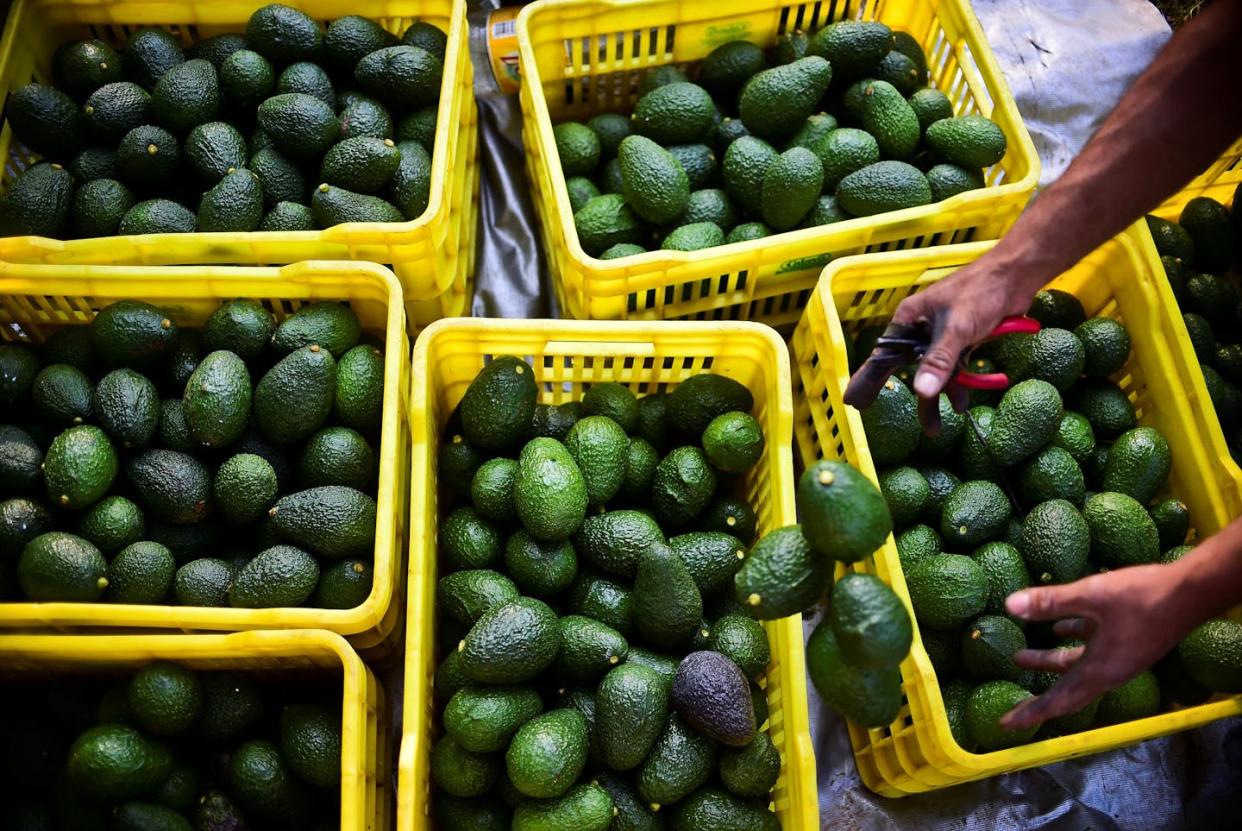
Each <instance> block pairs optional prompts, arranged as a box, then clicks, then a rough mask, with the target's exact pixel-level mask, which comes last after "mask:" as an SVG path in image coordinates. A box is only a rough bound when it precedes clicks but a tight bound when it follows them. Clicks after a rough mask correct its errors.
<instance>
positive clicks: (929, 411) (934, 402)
mask: <svg viewBox="0 0 1242 831" xmlns="http://www.w3.org/2000/svg"><path fill="white" fill-rule="evenodd" d="M919 421H920V422H921V423H922V425H923V432H924V433H926V434H927V435H929V436H938V435H940V399H939V398H920V399H919Z"/></svg>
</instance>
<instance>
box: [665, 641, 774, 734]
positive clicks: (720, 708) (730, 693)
mask: <svg viewBox="0 0 1242 831" xmlns="http://www.w3.org/2000/svg"><path fill="white" fill-rule="evenodd" d="M672 698H673V708H674V709H675V710H676V711H677V713H678V715H680V716H681V717H682V718H683V719H685V721H686V723H687V724H689V725H690V726H691V727H693V728H694V729H695V730H697V731H699V732H700V733H702V734H704V735H706V736H708V737H710V738H713V739H715V740H716V741H718V742H720V743H721V744H726V745H729V746H730V747H743V746H745V745H747V744H749V743H750V740H751V739H753V738H754V737H755V729H756V726H755V709H754V704H753V703H752V701H751V698H750V685H749V684H748V683H747V682H746V676H745V675H743V674H742V671H741V670H740V669H739V668H738V666H737V664H735V663H733V662H732V661H730V660H729V659H728V658H726V657H725V656H724V655H721V654H720V653H719V652H710V651H706V650H704V651H700V652H691V653H690V654H689V655H687V656H686V657H685V658H684V659H682V662H681V665H680V666H678V667H677V674H676V675H675V676H673V694H672Z"/></svg>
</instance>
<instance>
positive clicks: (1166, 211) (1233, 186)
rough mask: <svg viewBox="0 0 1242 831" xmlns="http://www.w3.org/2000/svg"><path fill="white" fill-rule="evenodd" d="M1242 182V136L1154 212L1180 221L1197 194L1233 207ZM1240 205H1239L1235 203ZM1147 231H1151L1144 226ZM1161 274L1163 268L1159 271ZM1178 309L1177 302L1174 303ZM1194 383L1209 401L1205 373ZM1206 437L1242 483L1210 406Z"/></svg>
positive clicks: (1240, 469) (1187, 343) (1186, 335)
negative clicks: (1188, 203)
mask: <svg viewBox="0 0 1242 831" xmlns="http://www.w3.org/2000/svg"><path fill="white" fill-rule="evenodd" d="M1240 184H1242V139H1238V140H1237V141H1236V142H1234V144H1233V146H1232V147H1230V148H1229V150H1227V151H1226V152H1225V154H1224V155H1223V156H1221V157H1220V158H1219V159H1217V160H1216V161H1215V162H1214V163H1213V164H1212V166H1211V167H1209V168H1208V169H1207V170H1206V171H1204V172H1203V174H1202V175H1200V176H1199V177H1198V178H1196V179H1194V180H1193V181H1191V183H1190V184H1188V185H1187V186H1186V187H1184V188H1182V190H1180V191H1178V192H1177V193H1175V194H1174V195H1173V196H1170V197H1169V198H1168V199H1166V200H1165V201H1164V202H1163V203H1161V205H1160V207H1158V208H1156V209H1155V210H1154V211H1152V213H1153V214H1155V215H1156V216H1158V217H1160V218H1162V219H1168V220H1171V221H1173V222H1177V220H1178V218H1179V217H1181V215H1182V208H1184V207H1186V203H1187V202H1189V201H1190V200H1191V199H1194V198H1195V197H1196V196H1207V197H1209V198H1211V199H1215V200H1216V201H1217V202H1219V203H1221V204H1222V205H1224V206H1225V207H1230V206H1231V204H1232V203H1233V199H1234V193H1235V192H1236V191H1237V188H1238V185H1240ZM1233 207H1234V208H1237V207H1238V206H1237V205H1233ZM1143 232H1144V233H1147V230H1146V228H1144V231H1143ZM1157 273H1158V274H1163V271H1161V270H1157ZM1173 308H1174V309H1177V304H1176V301H1175V302H1174V305H1173ZM1175 317H1176V318H1177V322H1178V326H1179V327H1180V328H1181V329H1182V330H1183V331H1182V332H1181V333H1180V334H1181V337H1182V338H1184V339H1185V340H1184V348H1185V349H1188V350H1189V351H1190V354H1191V355H1192V356H1193V355H1194V349H1193V348H1192V347H1191V346H1190V335H1189V333H1187V332H1185V331H1184V330H1185V326H1184V325H1183V322H1182V316H1181V314H1180V313H1179V314H1177V315H1175ZM1191 365H1192V366H1195V367H1197V366H1198V365H1199V364H1198V361H1197V360H1195V361H1194V363H1192V364H1191ZM1193 375H1194V378H1193V384H1194V385H1195V387H1196V390H1195V392H1196V394H1197V395H1199V396H1200V400H1203V401H1207V400H1208V398H1207V387H1206V386H1203V373H1201V372H1195V373H1193ZM1205 440H1206V441H1208V442H1209V444H1210V445H1211V447H1212V448H1213V449H1214V452H1216V453H1217V455H1218V456H1219V457H1220V460H1221V464H1222V465H1224V466H1225V469H1226V470H1228V471H1229V472H1230V474H1232V476H1233V478H1234V479H1236V480H1237V481H1238V482H1242V467H1239V466H1238V463H1237V462H1236V461H1234V458H1233V454H1232V453H1230V452H1229V444H1228V442H1227V441H1226V439H1225V434H1224V432H1223V431H1222V430H1221V426H1220V420H1219V419H1217V418H1216V414H1215V410H1214V409H1213V408H1212V407H1211V405H1209V406H1208V429H1207V433H1206V434H1205Z"/></svg>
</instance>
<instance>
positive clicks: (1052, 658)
mask: <svg viewBox="0 0 1242 831" xmlns="http://www.w3.org/2000/svg"><path fill="white" fill-rule="evenodd" d="M1085 649H1086V647H1085V646H1071V647H1061V648H1058V649H1019V650H1018V651H1017V652H1015V653H1013V662H1014V663H1015V664H1017V665H1018V666H1020V667H1022V668H1023V669H1031V670H1035V671H1036V672H1067V671H1068V670H1069V668H1070V667H1072V666H1073V665H1074V664H1076V663H1078V659H1079V658H1081V657H1082V653H1083V651H1084V650H1085Z"/></svg>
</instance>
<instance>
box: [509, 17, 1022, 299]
mask: <svg viewBox="0 0 1242 831" xmlns="http://www.w3.org/2000/svg"><path fill="white" fill-rule="evenodd" d="M667 1H668V0H536V2H534V3H530V4H528V5H526V6H523V7H522V11H521V12H520V13H519V14H518V17H517V37H518V53H519V56H520V66H521V72H522V85H523V90H524V91H526V90H527V84H528V83H529V98H530V101H531V106H532V107H533V108H534V110H535V114H536V124H535V125H533V126H534V129H535V130H536V132H537V135H538V137H539V141H540V143H541V144H542V145H543V147H544V149H545V159H544V164H546V165H547V166H548V168H549V169H550V170H551V176H550V178H551V181H552V192H553V197H554V199H555V200H556V207H557V214H558V215H557V217H556V220H557V224H558V226H559V228H558V229H557V230H558V231H559V232H560V234H561V235H562V237H563V238H564V240H565V244H566V246H567V247H568V249H569V253H570V255H571V256H572V257H573V259H574V260H575V261H577V262H578V263H580V264H586V265H588V266H589V267H590V269H591V273H588V274H587V275H586V276H585V279H586V280H588V281H591V282H594V283H595V284H596V285H597V287H604V286H606V285H608V283H609V282H612V281H614V280H616V281H620V280H622V279H623V278H624V277H625V276H626V274H625V272H626V271H627V269H629V268H634V267H645V266H655V267H657V268H665V269H673V268H676V267H678V266H681V265H685V264H689V263H695V264H699V265H702V264H704V263H705V262H706V263H713V262H715V261H716V260H730V261H736V260H737V259H739V258H740V257H742V256H745V255H759V254H761V253H762V252H763V251H765V250H766V249H767V248H769V247H770V246H771V245H772V244H773V243H774V242H776V243H777V244H779V243H784V242H802V241H808V242H809V241H814V240H820V239H822V240H823V241H824V242H825V243H827V242H828V241H829V239H830V238H831V237H834V236H838V235H841V234H845V233H849V232H851V231H856V230H858V229H860V228H863V227H870V226H872V225H874V220H876V218H877V217H883V218H884V221H885V222H886V223H891V224H895V225H900V224H902V223H905V222H911V221H915V220H920V219H927V218H930V217H932V216H935V215H936V214H937V213H939V212H940V211H941V210H943V209H953V208H957V207H959V206H965V205H972V204H975V203H977V202H980V201H983V200H985V199H987V198H989V197H991V196H1008V195H1018V194H1021V193H1027V194H1030V193H1032V192H1033V191H1034V188H1035V186H1036V184H1037V183H1038V181H1039V175H1040V169H1041V168H1040V165H1041V163H1040V160H1039V154H1038V153H1036V151H1035V144H1034V141H1033V140H1032V139H1031V135H1030V131H1029V130H1027V128H1026V122H1025V121H1024V120H1022V118H1021V117H1020V115H1019V114H1018V112H1017V105H1016V104H1015V103H1014V100H1013V95H1012V93H1011V92H1010V90H1009V83H1008V81H1007V80H1006V78H1005V75H1004V73H1003V72H1002V71H1001V69H1000V65H999V64H997V63H996V58H995V57H994V56H993V54H992V51H991V50H990V49H986V50H983V52H982V54H979V55H974V58H975V60H976V62H978V63H981V64H983V66H981V67H980V69H982V70H984V71H986V72H987V73H989V74H990V75H992V76H993V77H994V78H996V79H998V81H997V83H999V84H1000V85H1001V87H1000V89H998V90H997V92H998V93H1000V94H999V95H997V96H996V97H995V99H994V100H993V102H992V103H993V109H994V110H995V109H996V108H1001V107H1004V108H1005V109H1006V110H1011V113H1010V114H1011V115H1012V117H1013V118H1014V121H1015V123H1016V124H1018V125H1019V127H1020V129H1019V130H1018V135H1017V136H1015V137H1014V138H1016V139H1017V144H1018V145H1019V146H1020V148H1021V151H1022V154H1023V155H1024V156H1025V157H1026V158H1027V159H1028V161H1029V163H1030V164H1029V169H1028V170H1027V173H1026V175H1025V176H1024V177H1022V178H1021V179H1018V180H1016V181H1012V182H1005V183H1004V184H1003V185H998V186H992V187H985V188H980V189H978V190H974V191H964V192H962V193H959V194H955V195H954V196H951V197H949V198H948V199H944V200H942V201H940V202H933V203H931V204H930V205H919V206H917V207H913V208H903V209H901V210H898V211H888V212H886V213H883V214H877V215H875V216H869V217H852V218H850V219H846V220H842V221H841V222H834V223H831V224H829V225H820V226H816V227H814V228H800V229H794V230H790V231H781V232H777V233H774V234H771V235H770V236H767V237H762V238H760V239H756V240H748V241H744V242H735V243H729V244H726V245H718V246H714V247H712V248H710V249H704V250H701V251H667V250H663V249H659V250H655V251H645V252H643V253H642V254H634V255H631V256H628V257H619V258H616V259H613V260H601V259H599V258H598V257H592V256H591V255H589V254H587V253H586V252H585V251H584V250H583V248H582V244H581V242H580V240H579V239H578V232H577V229H576V228H575V227H574V223H573V211H572V210H571V209H570V203H569V189H568V188H567V187H566V184H565V174H564V172H563V171H562V170H561V167H560V165H559V164H556V165H553V163H552V162H553V154H552V153H550V152H548V151H550V150H553V149H555V147H556V141H555V138H554V137H553V134H552V128H553V126H554V125H553V124H552V117H551V113H550V112H549V110H548V103H547V100H546V99H545V97H544V95H543V91H542V79H541V77H540V74H539V68H538V62H537V61H536V59H535V47H534V44H533V43H532V41H531V34H530V27H531V25H532V20H533V19H534V18H535V17H537V16H539V15H541V14H542V13H544V12H546V11H547V10H549V9H557V10H561V9H565V8H572V7H592V6H606V7H609V8H611V9H624V8H637V7H641V6H650V5H656V4H660V3H665V2H667ZM756 5H760V4H756ZM762 5H764V6H769V5H772V4H771V3H765V4H762ZM961 10H962V12H963V18H964V20H965V22H966V26H967V28H968V29H969V30H970V31H971V34H972V35H973V36H974V37H975V38H976V39H977V40H978V41H979V42H983V43H986V42H987V38H986V36H985V35H984V33H983V28H982V26H981V25H980V24H979V19H978V17H977V16H976V15H975V13H974V9H973V8H972V7H971V6H970V4H969V3H967V2H963V3H962V4H961ZM662 65H664V64H655V63H653V64H651V66H662ZM1011 150H1012V148H1010V150H1007V151H1006V152H1010V151H1011ZM552 168H555V169H552ZM842 259H844V258H842ZM598 272H602V274H600V273H598Z"/></svg>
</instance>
